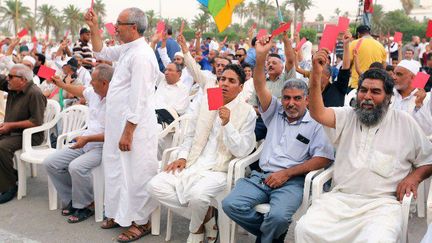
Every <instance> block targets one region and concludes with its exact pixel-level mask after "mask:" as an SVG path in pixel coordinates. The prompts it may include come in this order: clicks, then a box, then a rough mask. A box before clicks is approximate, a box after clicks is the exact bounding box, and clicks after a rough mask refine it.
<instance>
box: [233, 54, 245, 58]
mask: <svg viewBox="0 0 432 243" xmlns="http://www.w3.org/2000/svg"><path fill="white" fill-rule="evenodd" d="M235 56H236V57H242V56H244V55H242V54H236V55H235Z"/></svg>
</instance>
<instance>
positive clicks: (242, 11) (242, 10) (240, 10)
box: [234, 2, 247, 25]
mask: <svg viewBox="0 0 432 243" xmlns="http://www.w3.org/2000/svg"><path fill="white" fill-rule="evenodd" d="M234 12H235V13H236V14H237V15H238V16H239V18H240V25H243V18H244V17H245V16H246V15H247V7H246V4H245V3H244V2H241V3H240V4H239V5H237V7H236V9H235V10H234Z"/></svg>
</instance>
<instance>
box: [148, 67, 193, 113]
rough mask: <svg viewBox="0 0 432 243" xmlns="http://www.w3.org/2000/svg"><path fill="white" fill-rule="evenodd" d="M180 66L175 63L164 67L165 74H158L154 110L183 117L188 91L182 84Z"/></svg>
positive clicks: (187, 102) (187, 101) (186, 105)
mask: <svg viewBox="0 0 432 243" xmlns="http://www.w3.org/2000/svg"><path fill="white" fill-rule="evenodd" d="M181 75H182V69H181V66H180V65H178V64H175V63H170V64H167V65H165V74H162V73H160V74H159V77H158V80H157V83H156V86H157V89H156V93H155V106H156V110H160V109H164V110H167V111H169V112H170V113H176V114H175V115H176V116H175V117H177V115H183V113H185V111H186V109H187V107H188V105H189V90H188V88H187V87H186V85H184V84H183V83H182V82H180V76H181Z"/></svg>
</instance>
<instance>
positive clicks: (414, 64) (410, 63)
mask: <svg viewBox="0 0 432 243" xmlns="http://www.w3.org/2000/svg"><path fill="white" fill-rule="evenodd" d="M397 66H398V67H403V68H406V69H408V70H409V71H410V72H412V73H413V74H414V75H417V73H418V72H419V70H420V67H421V66H420V64H419V62H418V61H416V60H402V61H401V62H400V63H399V64H398V65H397Z"/></svg>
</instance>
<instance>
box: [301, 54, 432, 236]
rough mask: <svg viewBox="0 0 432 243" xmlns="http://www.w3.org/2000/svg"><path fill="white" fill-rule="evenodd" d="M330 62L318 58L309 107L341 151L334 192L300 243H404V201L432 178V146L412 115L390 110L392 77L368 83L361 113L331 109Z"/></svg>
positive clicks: (307, 221)
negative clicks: (326, 93)
mask: <svg viewBox="0 0 432 243" xmlns="http://www.w3.org/2000/svg"><path fill="white" fill-rule="evenodd" d="M327 55H328V53H327V52H326V51H325V50H322V51H319V52H317V53H316V54H315V56H314V59H313V64H312V65H313V68H312V76H311V80H310V83H309V84H310V92H311V95H310V102H309V108H310V111H311V115H312V117H313V118H315V119H316V120H317V121H318V122H319V123H321V124H322V125H324V126H325V127H324V128H325V131H326V133H327V135H328V136H329V138H330V141H331V142H332V143H333V144H334V145H335V146H336V147H337V151H336V160H335V162H334V173H333V184H334V188H333V190H332V191H331V192H329V193H324V194H323V195H322V196H321V197H320V198H318V199H317V200H315V201H313V202H312V206H311V207H310V208H309V210H308V211H307V213H306V214H305V215H304V216H303V217H302V218H301V219H300V221H299V222H298V224H297V227H296V230H295V238H296V242H299V243H303V242H400V240H401V237H405V236H402V210H401V204H400V202H398V201H397V199H399V200H400V201H402V199H403V197H404V195H410V194H411V193H414V198H416V196H417V186H418V185H419V183H420V182H421V181H423V180H424V179H425V178H427V177H429V176H430V175H431V174H432V144H431V143H430V142H429V141H428V140H427V138H426V136H425V135H424V133H423V132H422V131H421V129H420V127H419V126H418V125H417V123H416V122H415V121H414V119H413V118H412V117H411V116H410V115H409V114H408V113H406V112H404V111H400V110H396V109H389V105H390V100H391V97H392V95H393V85H394V84H393V79H391V77H390V76H389V75H388V74H387V73H386V71H384V70H380V69H370V70H368V71H366V72H365V73H364V74H363V75H362V76H361V77H360V79H359V90H358V93H357V108H356V109H353V108H351V107H340V108H325V107H324V105H323V101H322V97H321V87H320V86H321V83H320V78H321V73H322V71H323V66H324V65H326V62H327ZM413 167H414V168H413Z"/></svg>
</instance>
